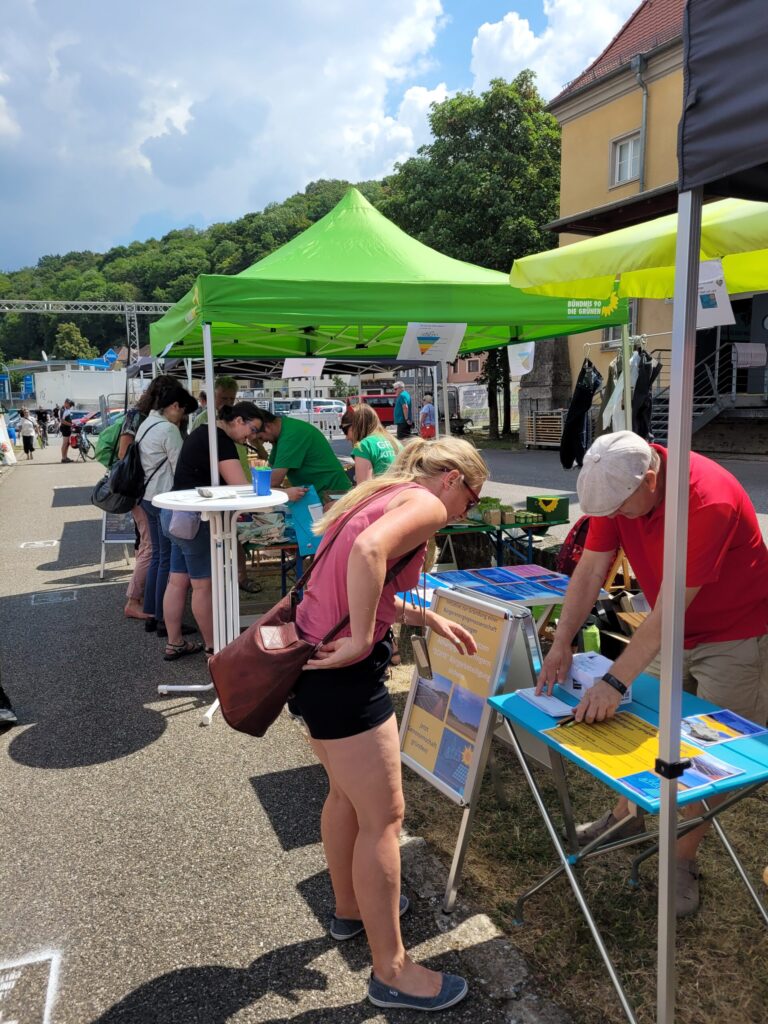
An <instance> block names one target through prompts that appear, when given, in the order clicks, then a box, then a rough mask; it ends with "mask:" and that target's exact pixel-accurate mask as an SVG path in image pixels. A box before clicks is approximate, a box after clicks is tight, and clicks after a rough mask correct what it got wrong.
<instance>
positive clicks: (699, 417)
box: [651, 343, 735, 444]
mask: <svg viewBox="0 0 768 1024" xmlns="http://www.w3.org/2000/svg"><path fill="white" fill-rule="evenodd" d="M651 355H652V356H654V357H656V358H660V359H661V362H662V370H661V373H660V374H659V376H658V377H657V379H656V381H655V383H654V388H653V414H652V417H651V429H652V431H653V435H654V438H655V440H656V441H658V442H659V443H661V444H666V442H667V431H668V428H669V383H670V370H669V351H668V350H666V349H655V350H654V351H653V352H652V353H651ZM734 374H735V369H734V366H733V360H732V358H731V344H730V343H727V344H725V345H720V346H719V348H717V349H716V350H715V351H714V352H710V353H709V355H706V356H704V357H703V358H702V359H700V360H699V362H698V363H696V365H695V367H694V371H693V423H692V429H693V431H694V433H695V432H696V431H697V430H701V428H702V427H703V426H706V424H707V423H709V422H710V421H711V420H713V419H715V417H716V416H718V415H719V414H720V413H721V412H722V411H723V409H725V408H728V407H729V406H732V405H733V404H734V402H735V394H734V388H733V382H734Z"/></svg>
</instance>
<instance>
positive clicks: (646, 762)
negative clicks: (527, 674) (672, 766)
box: [545, 711, 701, 779]
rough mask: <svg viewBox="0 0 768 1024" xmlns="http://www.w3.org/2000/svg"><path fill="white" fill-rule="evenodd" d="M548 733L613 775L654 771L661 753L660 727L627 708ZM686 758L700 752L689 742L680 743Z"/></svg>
mask: <svg viewBox="0 0 768 1024" xmlns="http://www.w3.org/2000/svg"><path fill="white" fill-rule="evenodd" d="M545 731H546V734H547V736H551V737H552V739H553V740H555V741H556V742H557V743H559V744H560V746H561V747H565V748H566V749H568V750H570V751H572V752H573V753H574V754H576V755H577V756H578V757H580V758H582V759H583V760H584V761H586V762H587V764H590V765H592V767H594V768H597V769H598V771H601V772H602V773H603V774H604V775H607V776H608V777H609V778H611V779H623V778H625V777H626V776H627V775H634V774H635V773H636V772H646V771H653V768H654V765H655V763H656V758H657V757H658V755H659V730H658V728H657V727H656V726H655V725H651V723H650V722H646V721H644V720H643V719H642V718H638V717H637V715H633V714H631V713H630V712H628V711H621V712H619V714H617V715H616V716H615V717H614V718H611V719H609V720H608V721H607V722H593V723H592V725H589V724H588V723H587V722H574V723H573V724H572V725H571V724H569V725H565V726H555V728H554V729H547V730H545ZM680 754H681V756H682V757H684V758H688V757H694V756H696V755H698V754H701V750H700V749H699V748H698V747H694V746H691V744H689V743H682V744H681V745H680Z"/></svg>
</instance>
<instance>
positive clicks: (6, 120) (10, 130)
mask: <svg viewBox="0 0 768 1024" xmlns="http://www.w3.org/2000/svg"><path fill="white" fill-rule="evenodd" d="M20 134H21V128H20V127H19V125H18V122H17V121H16V119H15V118H14V116H13V114H12V113H11V109H10V107H9V106H8V101H7V100H6V99H5V97H4V96H0V138H3V137H5V138H15V137H16V136H18V135H20Z"/></svg>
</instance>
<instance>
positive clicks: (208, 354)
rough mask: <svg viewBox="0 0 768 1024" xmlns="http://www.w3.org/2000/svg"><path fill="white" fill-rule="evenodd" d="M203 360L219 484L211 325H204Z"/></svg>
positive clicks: (213, 472)
mask: <svg viewBox="0 0 768 1024" xmlns="http://www.w3.org/2000/svg"><path fill="white" fill-rule="evenodd" d="M203 359H204V360H205V393H206V395H207V396H208V402H209V403H210V405H209V412H208V454H209V455H210V457H211V484H212V486H213V487H216V486H218V483H219V446H218V443H217V441H216V400H215V398H214V395H213V379H214V378H213V341H212V339H211V325H210V324H203Z"/></svg>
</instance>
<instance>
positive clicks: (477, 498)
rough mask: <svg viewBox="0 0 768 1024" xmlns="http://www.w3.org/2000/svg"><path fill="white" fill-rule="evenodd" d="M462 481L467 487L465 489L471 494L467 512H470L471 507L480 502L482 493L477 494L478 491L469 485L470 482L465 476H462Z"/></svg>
mask: <svg viewBox="0 0 768 1024" xmlns="http://www.w3.org/2000/svg"><path fill="white" fill-rule="evenodd" d="M461 482H462V483H463V484H464V487H465V489H466V491H467V493H468V494H469V497H470V499H471V500H470V502H469V504H468V505H467V512H469V510H470V509H472V508H475V507H476V506H477V505H479V504H480V495H479V494H477V492H476V491H473V490H472V488H471V487H470V486H469V484H468V483H467V481H466V480H465V479H464V477H462V478H461Z"/></svg>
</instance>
